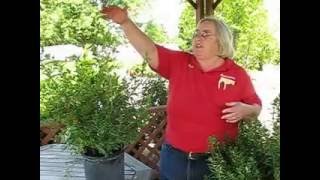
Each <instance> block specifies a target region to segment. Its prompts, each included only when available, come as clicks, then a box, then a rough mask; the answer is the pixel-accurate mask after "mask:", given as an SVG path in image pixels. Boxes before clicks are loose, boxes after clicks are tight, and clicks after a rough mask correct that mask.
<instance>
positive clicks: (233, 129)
mask: <svg viewBox="0 0 320 180" xmlns="http://www.w3.org/2000/svg"><path fill="white" fill-rule="evenodd" d="M101 12H102V13H103V15H104V16H105V17H106V18H107V19H111V20H112V21H114V22H115V23H117V24H119V25H120V26H121V28H122V29H123V31H124V33H125V35H126V36H127V38H128V40H129V42H130V43H131V44H132V45H133V47H134V48H135V49H136V50H137V51H138V52H139V54H140V55H141V56H143V57H146V59H147V61H148V64H149V66H150V67H151V68H152V69H153V70H154V71H155V72H157V73H158V74H159V75H161V76H162V77H164V78H166V79H168V80H169V94H168V103H167V128H166V133H165V142H164V144H163V145H162V148H161V154H160V178H161V180H185V179H187V180H197V179H199V180H200V179H203V177H204V175H208V174H209V169H208V165H207V158H208V157H209V153H208V152H209V149H210V144H209V142H208V138H209V137H211V136H213V137H215V138H217V139H218V140H219V141H224V140H225V138H228V139H235V138H236V137H237V134H238V123H239V121H240V120H242V119H247V118H248V117H253V116H257V115H258V114H259V113H260V110H261V100H260V98H259V97H258V96H257V94H256V92H255V90H254V88H253V85H252V82H251V80H250V77H249V75H248V74H247V73H246V71H245V70H244V69H243V68H241V67H240V66H238V65H237V64H236V63H235V62H234V61H233V60H232V59H231V58H232V57H233V53H234V49H233V43H232V42H233V39H232V35H231V33H230V31H229V29H228V27H227V26H226V25H225V24H224V23H223V22H222V21H220V20H217V19H214V18H205V19H202V20H200V21H199V23H198V25H197V29H196V31H195V33H194V36H193V39H192V53H187V52H182V51H174V50H170V49H167V48H165V47H162V46H160V45H157V44H155V43H154V42H153V41H152V40H151V39H150V38H148V37H147V36H146V35H145V34H144V33H143V32H142V31H140V30H139V28H138V27H137V26H136V25H135V24H134V23H133V22H132V21H131V19H130V18H129V17H128V14H127V10H126V9H122V8H119V7H116V6H110V7H105V8H103V10H102V11H101ZM213 148H214V147H213Z"/></svg>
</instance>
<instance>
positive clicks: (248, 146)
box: [209, 96, 280, 180]
mask: <svg viewBox="0 0 320 180" xmlns="http://www.w3.org/2000/svg"><path fill="white" fill-rule="evenodd" d="M279 100H280V96H279V97H278V98H277V99H275V102H274V108H275V109H278V108H280V107H279V106H280V104H277V102H279ZM277 112H279V111H277ZM277 117H278V116H277ZM274 122H275V124H274V129H279V128H280V118H279V119H274ZM211 142H212V144H214V145H213V147H214V150H213V151H212V153H211V154H212V156H211V158H210V159H209V161H210V163H209V168H210V171H211V174H210V177H209V178H210V179H212V180H247V179H249V180H251V179H252V180H257V179H261V180H270V179H275V180H279V179H280V131H278V130H274V131H273V132H269V131H268V130H267V129H266V128H265V127H264V126H263V125H262V124H261V123H260V122H259V121H258V120H251V121H247V122H243V123H242V124H241V126H240V134H239V137H238V139H237V141H236V142H234V143H226V144H219V143H218V142H217V141H216V140H215V141H212V140H211Z"/></svg>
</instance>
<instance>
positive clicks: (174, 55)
mask: <svg viewBox="0 0 320 180" xmlns="http://www.w3.org/2000/svg"><path fill="white" fill-rule="evenodd" d="M156 48H157V51H158V59H159V66H158V68H157V69H154V68H152V67H151V66H150V68H151V69H152V70H153V71H155V72H157V73H158V74H159V75H160V76H162V77H164V78H166V79H170V76H171V71H172V68H173V67H174V64H177V61H178V60H179V59H180V58H181V57H182V56H183V54H184V53H183V52H180V51H175V50H171V49H168V48H165V47H163V46H160V45H157V44H156Z"/></svg>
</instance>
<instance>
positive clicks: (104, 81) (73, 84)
mask: <svg viewBox="0 0 320 180" xmlns="http://www.w3.org/2000/svg"><path fill="white" fill-rule="evenodd" d="M49 65H50V66H44V67H42V68H43V71H44V72H46V74H47V77H48V78H47V79H45V80H42V81H41V88H40V96H41V107H40V111H41V115H42V118H45V119H52V120H54V121H58V122H61V123H63V124H65V125H66V129H65V132H64V133H65V136H66V137H65V140H66V143H68V144H71V145H74V146H75V147H74V148H75V150H76V151H77V152H81V153H83V152H84V151H85V148H86V147H90V148H93V149H96V150H98V151H99V153H101V154H103V155H110V154H111V153H112V152H113V151H114V150H116V149H118V148H123V147H124V146H125V145H128V144H130V143H131V142H132V141H134V140H135V139H136V137H137V135H138V128H139V127H141V124H142V122H143V121H144V120H145V119H148V115H147V110H146V107H145V106H144V105H141V104H131V103H130V99H131V97H130V95H129V94H128V93H127V91H128V89H127V87H128V85H127V84H126V82H125V81H121V79H119V77H118V76H117V75H116V74H115V73H114V72H113V71H114V70H115V68H116V66H115V65H114V62H113V61H112V59H109V58H105V57H92V56H82V57H80V58H79V59H77V60H76V61H75V68H74V69H73V70H70V69H68V68H67V67H66V66H65V65H64V64H63V62H60V63H56V64H49ZM54 74H55V75H54ZM64 133H63V134H64Z"/></svg>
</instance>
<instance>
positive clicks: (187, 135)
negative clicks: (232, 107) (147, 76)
mask: <svg viewBox="0 0 320 180" xmlns="http://www.w3.org/2000/svg"><path fill="white" fill-rule="evenodd" d="M156 47H157V50H158V57H159V66H158V69H156V70H154V71H156V72H157V73H158V74H160V75H161V76H162V77H164V78H166V79H168V80H169V93H168V101H167V128H166V134H165V138H166V140H167V141H168V142H169V143H170V144H171V145H172V146H174V147H176V148H178V149H181V150H183V151H186V152H206V151H208V137H209V136H215V137H216V138H217V139H218V140H223V138H224V137H225V136H226V135H227V136H229V137H230V138H236V137H237V134H238V124H237V123H227V122H225V120H223V119H221V117H222V115H223V114H222V110H223V109H224V108H226V106H225V103H226V102H232V101H241V102H244V103H247V104H254V103H256V104H260V105H261V101H260V99H259V97H258V96H257V94H256V92H255V90H254V87H253V85H252V83H251V80H250V77H249V75H248V74H247V73H246V71H245V70H244V69H243V68H241V67H240V66H238V65H237V64H235V63H234V61H232V60H230V59H226V60H225V62H224V64H223V65H222V66H220V67H218V68H215V69H213V70H211V71H208V72H203V71H202V69H201V68H200V66H199V64H198V62H197V61H196V59H195V57H194V56H193V55H192V54H189V53H186V52H181V51H173V50H169V49H167V48H164V47H162V46H159V45H156Z"/></svg>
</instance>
